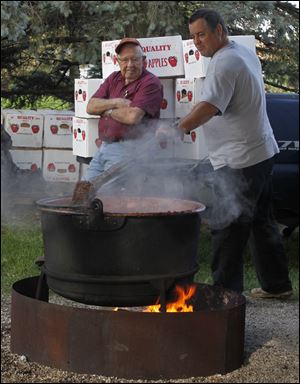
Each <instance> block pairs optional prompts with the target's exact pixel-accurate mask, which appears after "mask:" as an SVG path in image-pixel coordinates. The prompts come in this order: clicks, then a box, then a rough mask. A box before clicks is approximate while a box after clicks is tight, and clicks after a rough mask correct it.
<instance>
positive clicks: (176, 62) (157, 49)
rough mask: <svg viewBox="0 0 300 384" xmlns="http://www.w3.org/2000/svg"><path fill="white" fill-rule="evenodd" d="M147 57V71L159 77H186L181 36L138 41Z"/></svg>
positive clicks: (149, 38) (148, 38)
mask: <svg viewBox="0 0 300 384" xmlns="http://www.w3.org/2000/svg"><path fill="white" fill-rule="evenodd" d="M138 40H139V42H140V43H141V45H142V47H143V51H144V54H145V55H146V63H147V65H146V69H147V70H148V71H149V72H151V73H153V74H154V75H156V76H157V77H177V76H184V66H183V53H182V38H181V36H179V35H178V36H164V37H147V38H141V39H138Z"/></svg>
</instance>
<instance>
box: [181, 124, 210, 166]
mask: <svg viewBox="0 0 300 384" xmlns="http://www.w3.org/2000/svg"><path fill="white" fill-rule="evenodd" d="M174 157H175V158H176V157H177V158H181V159H194V160H205V159H207V158H208V151H207V147H206V144H205V140H204V136H203V127H202V126H200V127H198V128H196V129H194V130H193V131H191V133H190V134H189V135H186V134H184V136H183V138H182V139H179V138H177V139H176V140H175V142H174Z"/></svg>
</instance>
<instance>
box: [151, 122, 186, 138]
mask: <svg viewBox="0 0 300 384" xmlns="http://www.w3.org/2000/svg"><path fill="white" fill-rule="evenodd" d="M179 124H180V120H178V121H175V122H174V123H172V124H169V125H166V123H161V124H160V125H159V127H158V128H157V129H156V132H155V136H156V137H157V138H158V139H159V138H162V137H164V138H166V139H173V138H174V137H178V136H179V137H180V136H181V135H182V131H181V129H180V128H179Z"/></svg>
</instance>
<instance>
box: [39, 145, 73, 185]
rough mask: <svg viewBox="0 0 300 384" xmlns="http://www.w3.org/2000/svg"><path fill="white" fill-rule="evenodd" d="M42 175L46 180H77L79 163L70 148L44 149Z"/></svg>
mask: <svg viewBox="0 0 300 384" xmlns="http://www.w3.org/2000/svg"><path fill="white" fill-rule="evenodd" d="M43 152H44V160H43V177H44V179H45V180H46V181H56V182H77V181H78V178H79V163H77V161H76V156H74V155H73V153H72V150H70V149H69V150H68V149H44V150H43Z"/></svg>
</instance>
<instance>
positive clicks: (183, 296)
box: [143, 285, 196, 312]
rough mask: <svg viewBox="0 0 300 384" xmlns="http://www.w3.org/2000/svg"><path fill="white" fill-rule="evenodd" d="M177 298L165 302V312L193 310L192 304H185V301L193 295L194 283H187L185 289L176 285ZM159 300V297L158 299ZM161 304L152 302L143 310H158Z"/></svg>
mask: <svg viewBox="0 0 300 384" xmlns="http://www.w3.org/2000/svg"><path fill="white" fill-rule="evenodd" d="M175 291H176V293H177V300H176V301H174V302H170V303H167V305H166V312H193V310H194V308H193V306H192V305H187V304H186V302H187V301H188V300H189V299H190V298H191V297H192V296H193V295H194V293H195V291H196V285H189V286H187V287H186V288H185V289H184V288H183V287H181V286H180V285H176V287H175ZM158 302H159V299H158ZM160 308H161V304H157V303H156V304H154V305H150V306H149V307H147V308H146V309H145V310H144V311H143V312H160Z"/></svg>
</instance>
